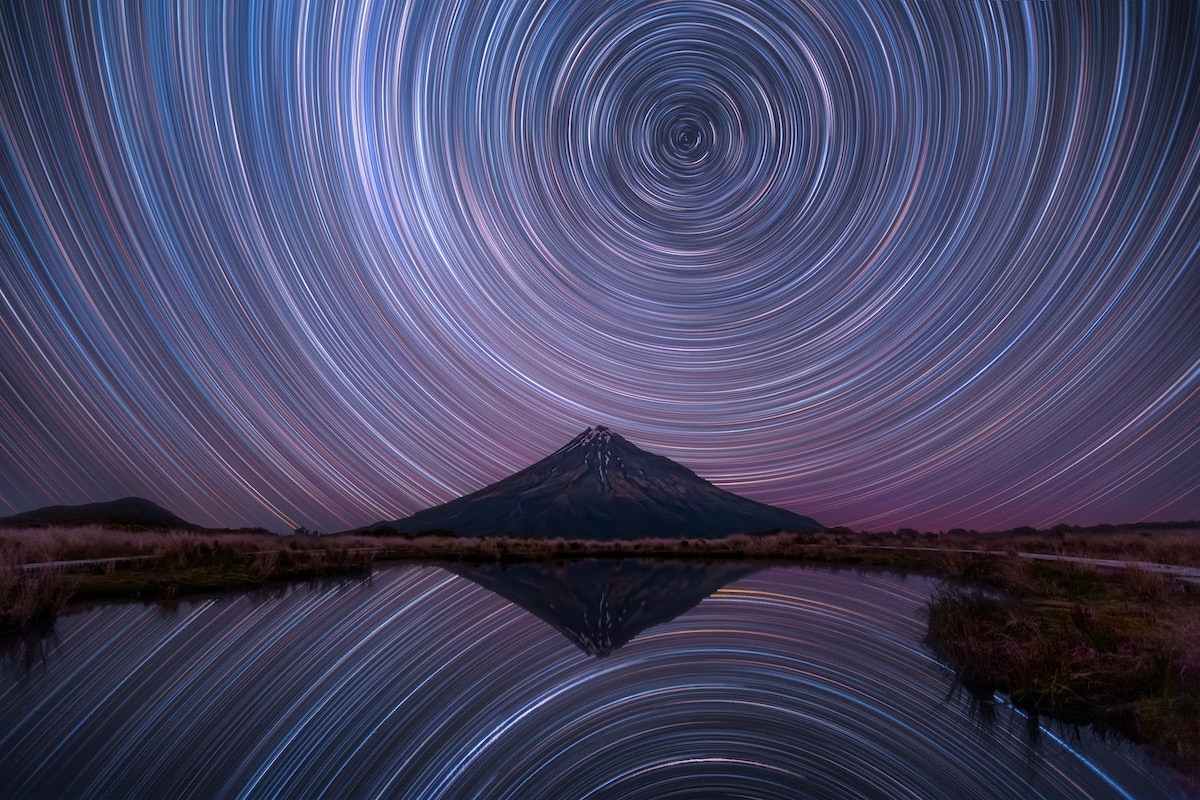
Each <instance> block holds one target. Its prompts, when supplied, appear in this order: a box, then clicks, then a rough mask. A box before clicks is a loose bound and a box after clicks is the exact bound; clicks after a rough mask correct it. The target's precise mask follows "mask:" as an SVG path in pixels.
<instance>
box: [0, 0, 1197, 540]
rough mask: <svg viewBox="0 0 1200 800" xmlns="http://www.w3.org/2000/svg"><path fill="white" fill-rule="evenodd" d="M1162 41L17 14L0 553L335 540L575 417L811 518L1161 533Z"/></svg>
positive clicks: (274, 8)
mask: <svg viewBox="0 0 1200 800" xmlns="http://www.w3.org/2000/svg"><path fill="white" fill-rule="evenodd" d="M1197 98H1200V9H1198V6H1197V4H1196V3H1195V2H1193V0H1180V1H1179V2H1167V1H1166V0H1163V1H1161V2H1144V3H1143V2H1120V0H1101V1H1100V2H1094V3H1083V2H1078V3H1077V2H1045V3H1041V2H1037V3H1022V2H980V3H978V4H974V5H973V4H971V3H968V2H958V0H954V1H951V0H947V1H946V2H940V1H939V0H928V1H927V2H916V1H915V0H913V1H912V2H902V0H881V2H878V3H866V2H864V3H861V4H859V3H852V2H849V1H848V0H847V2H832V1H830V2H818V1H817V0H796V1H795V2H779V3H775V2H766V1H765V2H735V1H734V0H729V2H687V1H685V2H664V1H659V2H612V1H611V0H609V1H608V2H588V1H587V0H574V2H558V0H546V2H543V3H525V2H516V0H461V1H460V2H442V0H412V2H409V3H408V4H407V5H406V4H404V3H401V2H397V3H389V2H375V1H374V0H364V1H363V2H355V1H354V0H347V1H346V2H319V1H317V2H286V1H285V2H279V3H274V4H270V5H268V4H266V3H262V4H259V3H250V2H229V3H224V2H217V0H196V2H191V3H188V2H177V1H176V0H167V1H165V2H161V3H159V2H147V3H145V4H135V3H133V2H111V3H97V2H92V0H80V1H79V2H62V3H50V2H40V0H39V1H37V2H35V1H34V0H29V2H13V3H3V4H2V10H0V344H2V345H3V346H2V347H0V413H2V418H0V514H8V513H14V512H17V511H21V510H26V509H29V508H34V507H37V506H41V505H47V504H55V503H81V502H90V501H97V500H107V499H112V498H115V497H121V496H125V495H141V496H145V497H148V498H151V499H153V500H155V501H157V502H159V503H161V504H162V505H164V506H166V507H168V508H170V509H171V510H173V511H175V512H176V513H178V514H180V515H181V516H183V517H185V518H187V519H190V520H192V521H195V522H198V523H200V524H205V525H218V526H238V525H255V524H257V525H265V526H268V527H271V528H272V529H275V530H287V529H290V528H292V527H295V526H298V525H303V526H306V527H310V528H318V529H321V530H325V531H332V530H340V529H344V528H348V527H352V526H357V525H362V524H366V523H370V522H374V521H378V520H382V519H394V518H396V517H400V516H405V515H407V514H409V513H412V512H414V511H416V510H418V509H421V508H423V507H426V506H429V505H432V504H436V503H440V502H444V501H446V500H449V499H451V498H453V497H455V496H457V495H459V494H463V493H466V492H468V491H473V490H475V489H477V488H479V487H481V486H483V485H485V484H487V483H490V482H492V481H494V480H496V479H498V478H501V477H503V476H505V475H507V474H509V473H511V472H513V471H515V470H517V469H519V468H521V467H523V466H525V465H527V464H529V463H531V462H533V461H535V460H536V459H538V458H541V457H542V456H544V455H546V454H548V453H549V452H551V451H553V450H555V449H557V448H558V447H560V446H562V445H563V444H565V443H566V442H567V441H568V440H569V439H570V438H571V437H572V436H574V435H576V434H577V433H579V432H580V431H581V430H582V429H583V428H585V427H586V426H588V425H594V424H605V425H608V426H610V427H612V428H613V429H615V430H616V431H618V432H619V433H621V434H622V435H624V436H625V437H626V438H628V439H629V440H631V441H632V442H634V443H635V444H637V445H639V446H641V447H643V448H645V449H648V450H651V451H653V452H657V453H661V454H663V455H666V456H669V457H671V458H674V459H676V460H677V461H679V462H681V463H683V464H684V465H686V466H688V467H690V468H691V469H693V470H695V471H696V472H697V473H699V474H700V475H701V476H703V477H705V478H708V479H709V480H712V481H713V482H715V483H717V484H718V485H720V486H722V487H724V488H727V489H729V490H731V491H734V492H737V493H739V494H743V495H746V496H749V497H752V498H754V499H757V500H761V501H764V502H769V503H773V504H777V505H781V506H784V507H786V508H789V509H792V510H794V511H797V512H800V513H802V514H806V515H809V516H812V517H815V518H816V519H817V520H819V521H820V522H822V523H824V524H827V525H835V524H848V525H853V526H855V527H863V528H874V529H879V528H889V527H892V528H894V527H898V526H912V527H919V528H926V529H934V530H937V529H946V528H950V527H956V526H961V527H967V528H976V529H980V530H989V529H999V528H1006V527H1012V526H1014V525H1025V524H1029V525H1039V526H1042V525H1051V524H1055V523H1059V522H1068V523H1077V524H1086V523H1097V522H1124V521H1137V520H1143V519H1189V518H1200V163H1198V162H1200V101H1198V100H1197Z"/></svg>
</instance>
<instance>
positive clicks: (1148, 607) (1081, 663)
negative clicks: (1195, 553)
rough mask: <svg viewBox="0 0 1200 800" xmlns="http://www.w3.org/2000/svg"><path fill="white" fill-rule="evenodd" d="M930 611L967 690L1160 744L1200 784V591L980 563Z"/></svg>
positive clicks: (1167, 581) (943, 649)
mask: <svg viewBox="0 0 1200 800" xmlns="http://www.w3.org/2000/svg"><path fill="white" fill-rule="evenodd" d="M962 574H963V576H964V577H966V578H968V579H969V580H970V581H971V582H972V584H974V585H975V586H978V585H980V584H982V585H984V586H986V587H988V588H989V589H990V591H989V590H982V589H979V588H964V587H961V586H947V587H945V588H943V589H941V590H940V591H939V592H938V593H937V594H936V595H935V596H934V598H933V599H932V600H931V602H930V604H929V642H930V644H931V645H932V646H933V647H934V648H935V650H937V651H939V652H940V653H941V654H942V655H943V656H944V657H945V658H946V659H947V660H948V661H949V663H950V664H951V665H952V666H954V667H955V668H956V669H957V670H958V672H959V675H960V678H961V679H962V681H963V684H964V685H965V686H966V687H967V688H969V689H971V690H972V691H973V692H975V693H976V694H977V696H980V697H984V698H990V697H991V695H992V693H993V692H995V691H1000V692H1003V693H1005V694H1008V695H1009V696H1010V698H1011V700H1012V702H1013V704H1014V705H1016V706H1017V707H1018V708H1021V709H1023V710H1026V711H1028V712H1031V713H1035V714H1042V715H1046V716H1050V717H1053V718H1055V719H1060V720H1065V721H1068V722H1076V723H1081V724H1089V725H1092V726H1094V727H1096V728H1097V729H1099V730H1101V731H1110V732H1116V733H1119V734H1122V735H1124V736H1126V737H1127V738H1130V739H1132V740H1134V741H1137V742H1143V743H1149V744H1152V745H1154V746H1155V747H1156V748H1157V749H1158V750H1159V751H1160V752H1162V753H1163V754H1164V755H1165V756H1166V757H1167V758H1168V760H1169V761H1170V762H1171V763H1172V764H1173V765H1174V766H1176V767H1178V768H1179V769H1181V770H1182V771H1183V772H1184V773H1185V774H1186V775H1188V776H1190V778H1191V779H1192V780H1194V781H1197V780H1200V646H1197V642H1198V641H1200V588H1198V587H1195V586H1189V584H1186V583H1183V582H1181V581H1178V580H1175V579H1172V578H1170V577H1167V576H1164V575H1160V574H1155V573H1150V572H1146V571H1143V570H1140V569H1136V568H1134V569H1122V570H1111V569H1097V568H1095V567H1092V566H1088V565H1083V564H1073V563H1050V562H1042V561H1029V560H1022V559H1016V558H1011V557H992V558H982V559H975V560H972V561H971V562H970V563H969V564H967V565H965V568H964V570H963V573H962Z"/></svg>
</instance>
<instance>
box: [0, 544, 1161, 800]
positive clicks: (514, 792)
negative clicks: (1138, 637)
mask: <svg viewBox="0 0 1200 800" xmlns="http://www.w3.org/2000/svg"><path fill="white" fill-rule="evenodd" d="M626 563H627V564H630V562H626ZM604 569H611V567H605V568H604ZM621 570H622V568H617V572H618V573H619V574H618V575H617V576H616V577H617V578H618V580H613V576H612V575H609V576H608V578H606V579H605V580H608V583H604V584H603V585H602V586H600V587H599V588H598V589H596V591H594V592H592V594H591V595H589V593H588V592H587V591H584V592H582V593H581V592H578V591H575V589H576V584H577V583H578V579H579V576H578V575H575V574H568V573H564V572H561V570H560V572H559V574H558V575H557V579H558V580H559V581H560V583H561V584H562V585H563V586H564V587H566V588H565V589H563V590H562V591H561V592H559V593H558V594H556V593H555V592H556V590H553V589H547V588H545V586H546V584H545V583H544V581H541V579H540V578H539V579H538V580H537V581H533V583H535V584H536V585H537V587H538V588H537V591H538V592H540V593H541V595H542V596H543V602H542V603H541V606H540V607H539V608H538V609H537V610H536V613H537V614H539V616H540V618H539V616H534V614H532V613H530V612H527V611H525V610H524V609H523V608H521V607H520V606H518V605H516V604H514V603H512V602H510V601H509V600H506V599H504V598H502V597H501V596H500V595H498V594H495V593H493V591H489V590H488V589H484V588H482V587H481V586H480V585H477V584H476V583H474V582H472V581H471V580H468V579H467V578H466V577H463V576H462V575H456V574H453V573H451V572H448V571H445V570H442V569H438V568H435V567H416V566H413V567H394V568H385V569H380V570H377V571H376V573H375V575H374V576H373V578H372V579H371V580H370V581H369V582H364V583H351V584H344V585H341V586H337V587H326V588H321V589H318V588H312V587H294V588H291V589H289V590H286V591H283V592H277V593H275V594H273V595H255V596H235V597H225V598H220V599H210V600H198V601H194V602H183V603H180V604H179V605H178V606H177V607H176V608H175V609H173V610H165V609H162V608H159V607H151V606H141V605H114V606H104V607H98V608H95V609H92V610H90V611H86V612H81V613H77V614H72V615H70V616H67V617H64V618H63V619H61V620H60V621H59V622H58V625H57V628H56V635H55V641H54V642H53V643H52V644H51V645H50V646H49V648H48V650H47V652H46V654H45V657H44V659H42V660H41V661H40V662H39V663H36V664H34V665H33V666H32V667H31V668H27V669H26V668H19V667H16V666H14V665H11V664H10V665H9V668H8V669H7V671H5V672H4V673H3V674H2V675H0V796H3V797H19V798H59V797H61V798H91V797H98V798H99V797H103V798H110V797H111V798H168V797H169V798H227V797H228V798H233V797H247V798H260V797H289V798H301V797H348V798H367V797H388V798H392V797H395V798H486V799H487V800H502V799H507V798H512V800H518V799H519V800H531V799H536V800H542V799H545V800H572V799H574V798H596V799H599V798H630V799H633V798H646V799H647V800H650V799H651V798H652V799H653V800H666V799H667V798H763V799H766V798H788V799H789V800H793V799H794V798H855V797H870V798H968V797H969V798H1014V797H1020V798H1082V797H1086V798H1157V797H1181V796H1183V795H1182V793H1181V792H1180V790H1179V789H1178V788H1177V787H1176V785H1175V784H1173V783H1172V782H1171V781H1170V779H1169V778H1168V776H1167V775H1166V774H1164V773H1163V771H1162V770H1160V769H1156V768H1155V767H1154V766H1153V765H1152V764H1150V763H1148V762H1146V761H1145V760H1144V759H1143V758H1141V757H1140V756H1139V754H1138V753H1137V752H1135V751H1133V750H1132V749H1131V748H1127V747H1123V746H1120V745H1111V744H1106V743H1103V742H1097V741H1094V740H1092V739H1090V738H1087V737H1082V738H1081V737H1075V736H1072V735H1071V734H1069V733H1065V732H1063V731H1061V730H1057V729H1055V728H1053V727H1042V728H1041V729H1040V732H1039V735H1037V737H1036V741H1034V742H1032V743H1031V742H1030V737H1029V731H1028V730H1027V726H1026V723H1025V721H1024V719H1023V718H1022V717H1021V716H1020V715H1018V714H1016V713H1014V712H1012V711H1011V710H1010V709H1005V708H1001V709H1000V711H999V712H998V714H997V715H996V719H995V721H994V722H992V723H990V724H989V723H986V722H984V721H981V720H980V719H979V717H978V715H977V714H974V713H973V712H972V710H971V707H970V705H969V703H967V701H966V700H965V699H964V698H962V697H960V696H956V695H955V694H954V693H953V692H952V682H951V680H950V675H949V673H948V672H947V670H946V669H945V668H944V667H942V666H941V665H939V664H938V663H937V662H936V661H935V660H933V658H932V657H931V656H930V655H929V653H928V652H927V651H926V650H925V649H924V647H923V646H922V645H921V643H920V642H921V637H922V635H923V633H924V622H923V619H922V612H921V606H922V604H923V603H924V602H925V601H926V599H927V598H928V596H929V593H930V590H931V587H932V584H931V583H930V582H929V581H927V580H925V579H921V578H913V577H908V578H905V577H897V576H893V575H885V574H865V575H864V574H854V573H840V574H839V573H833V572H827V571H813V570H806V569H796V568H786V569H770V570H767V571H763V572H758V573H756V574H751V575H745V574H744V573H739V574H734V573H729V574H728V575H726V576H724V577H722V578H721V580H724V579H726V578H730V579H733V582H732V583H729V584H727V585H726V586H724V588H721V589H719V590H717V591H716V593H715V594H714V595H713V596H711V597H709V598H708V599H705V600H704V601H703V602H700V604H699V605H698V606H696V607H695V608H692V609H691V610H690V611H686V612H685V613H683V614H682V615H681V616H678V617H676V618H675V619H672V620H670V621H667V622H658V624H654V625H653V626H652V627H649V628H647V629H646V630H644V631H642V632H641V633H640V634H638V635H636V636H635V637H634V638H633V639H632V641H629V642H628V643H627V644H624V645H623V646H617V647H615V649H612V648H611V647H610V645H611V644H612V643H611V642H610V643H609V644H608V645H605V644H603V643H602V644H601V645H596V644H595V642H594V641H591V640H592V639H595V638H596V637H597V636H600V637H603V636H607V635H609V634H605V633H596V630H591V629H589V630H591V632H590V633H587V634H586V635H584V634H580V635H578V636H576V635H574V634H573V633H572V630H573V629H574V628H577V627H580V626H588V625H590V626H592V628H595V629H598V630H601V631H603V630H604V629H606V626H607V627H609V628H620V627H621V625H622V624H623V623H622V619H627V618H630V617H631V616H632V615H634V614H641V615H642V616H643V617H647V620H649V621H651V622H653V621H654V620H650V619H649V617H653V616H654V614H653V612H654V611H655V609H656V607H657V608H664V609H665V608H666V606H667V601H666V600H665V599H664V598H663V597H656V596H655V593H654V591H647V588H646V586H647V582H652V583H654V585H661V584H663V583H664V581H663V579H662V578H661V576H659V575H657V574H652V575H651V576H650V578H646V577H645V576H644V575H641V574H640V573H637V572H636V569H635V567H634V566H632V565H630V566H627V567H625V568H624V572H622V571H621ZM465 574H469V573H465ZM515 576H516V578H518V579H519V580H518V581H517V583H520V584H521V585H522V586H523V587H524V589H522V590H521V591H528V590H529V585H531V580H530V577H529V575H528V574H527V573H520V572H518V573H515ZM622 576H623V577H622ZM475 577H476V578H477V579H480V581H481V582H483V583H485V585H489V586H490V587H491V588H492V589H496V590H502V589H503V587H499V588H498V586H497V585H496V584H497V581H503V580H505V576H504V575H496V574H490V575H487V576H484V577H482V578H481V577H480V576H478V575H476V576H475ZM510 577H511V576H510ZM639 580H640V581H642V586H641V588H637V587H634V588H632V589H631V588H630V584H631V583H637V582H638V581H639ZM681 581H682V582H683V583H687V582H694V583H696V584H697V585H698V586H700V589H699V590H698V591H699V592H700V593H701V594H703V593H707V592H708V591H712V588H713V587H712V586H707V585H702V584H703V581H701V580H698V579H697V578H696V576H695V575H691V576H690V577H689V575H688V574H686V573H684V577H683V578H677V579H676V580H675V581H674V583H672V582H671V581H665V583H667V584H670V585H672V586H674V587H675V590H678V586H679V585H680V582H681ZM593 588H595V587H593ZM675 590H673V591H675ZM504 593H505V594H506V595H507V596H510V597H518V598H519V596H520V591H517V590H514V591H506V592H504ZM547 594H548V595H549V596H547ZM592 595H594V596H592ZM597 597H598V598H599V601H598V602H599V605H598V606H595V607H594V608H592V609H591V610H588V609H584V610H583V611H581V610H580V608H579V607H575V608H572V607H571V604H572V602H577V603H584V604H589V603H594V602H597V601H596V598H597ZM581 598H582V599H581ZM697 599H698V598H697ZM685 605H686V604H685ZM668 612H669V613H678V610H677V609H674V608H672V609H668ZM555 614H559V615H561V620H553V619H548V618H549V617H552V616H553V615H555ZM589 614H590V615H591V616H590V617H588V615H589ZM647 615H649V616H647ZM659 616H664V615H661V614H660V615H659ZM583 617H588V619H585V620H583V621H582V622H580V621H579V620H580V619H582V618H583ZM572 620H575V621H574V622H572ZM547 621H550V622H552V623H553V624H556V625H559V628H560V630H556V629H555V628H554V627H551V625H549V624H547ZM560 622H561V624H560ZM568 629H571V630H568ZM624 633H628V631H625V632H624ZM564 634H567V635H564ZM611 635H612V636H613V637H616V638H625V637H624V636H623V635H622V633H621V632H620V631H618V632H617V633H613V634H611ZM589 637H590V638H589ZM610 649H611V652H607V651H609V650H610ZM585 651H589V652H606V653H607V654H606V655H604V656H603V657H596V656H595V655H589V652H585Z"/></svg>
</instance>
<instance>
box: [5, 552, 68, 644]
mask: <svg viewBox="0 0 1200 800" xmlns="http://www.w3.org/2000/svg"><path fill="white" fill-rule="evenodd" d="M26 560H27V554H26V552H25V550H24V549H23V548H22V547H20V545H18V544H16V543H13V542H11V541H0V632H2V633H8V634H12V633H17V634H23V633H27V632H29V631H31V630H33V629H35V628H41V627H47V626H49V625H50V624H51V623H53V621H54V618H55V616H57V614H58V613H59V612H60V611H62V609H63V608H64V607H65V606H66V605H67V602H68V601H69V600H70V599H71V593H72V591H73V590H74V581H73V579H72V578H71V577H70V576H69V575H67V574H66V571H65V570H64V569H62V568H48V569H40V570H27V569H25V563H26Z"/></svg>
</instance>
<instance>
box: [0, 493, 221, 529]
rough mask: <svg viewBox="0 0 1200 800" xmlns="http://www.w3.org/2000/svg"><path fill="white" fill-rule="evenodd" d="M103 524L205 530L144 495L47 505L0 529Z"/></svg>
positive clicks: (0, 522) (4, 522)
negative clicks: (98, 501) (74, 503)
mask: <svg viewBox="0 0 1200 800" xmlns="http://www.w3.org/2000/svg"><path fill="white" fill-rule="evenodd" d="M83 525H99V526H102V527H110V528H111V527H122V528H143V529H155V530H184V531H199V530H205V529H204V528H201V527H200V526H199V525H193V524H192V523H190V522H188V521H187V520H184V519H181V518H179V517H177V516H175V515H174V514H172V513H171V512H170V511H167V510H166V509H165V508H163V507H162V506H160V505H158V504H157V503H154V502H152V501H150V500H146V499H145V498H142V497H123V498H121V499H120V500H110V501H108V502H106V503H87V504H84V505H79V506H46V507H45V508H38V509H35V510H33V511H24V512H22V513H20V514H14V515H12V516H11V517H3V518H0V528H48V527H52V526H53V527H67V528H70V527H77V526H83Z"/></svg>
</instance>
